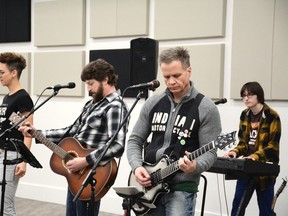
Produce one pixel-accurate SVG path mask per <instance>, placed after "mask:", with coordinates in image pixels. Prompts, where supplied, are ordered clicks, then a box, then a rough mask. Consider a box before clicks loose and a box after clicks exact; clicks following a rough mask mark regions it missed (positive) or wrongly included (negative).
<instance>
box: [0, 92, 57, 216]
mask: <svg viewBox="0 0 288 216" xmlns="http://www.w3.org/2000/svg"><path fill="white" fill-rule="evenodd" d="M58 92H59V90H55V91H54V92H53V94H52V95H50V96H49V97H48V98H47V99H46V100H44V101H43V102H42V103H41V104H40V105H39V106H38V107H36V108H32V109H31V111H30V112H29V113H28V115H27V116H24V117H23V118H21V119H20V120H19V121H18V122H17V123H15V124H13V125H12V126H11V127H10V128H8V129H6V130H5V131H4V132H2V133H1V134H0V140H1V138H2V137H3V136H4V135H5V134H7V133H10V132H11V131H12V129H14V128H16V127H18V126H19V125H20V124H21V123H22V122H23V121H24V120H26V119H27V118H28V117H29V116H30V115H32V114H33V113H34V112H35V111H36V110H38V109H39V108H40V107H41V106H43V105H44V104H45V103H46V102H47V101H48V100H50V99H51V98H52V97H54V96H56V95H57V94H58ZM6 141H7V140H6ZM6 141H5V142H4V159H3V178H2V182H1V184H0V185H2V191H1V193H2V194H1V212H0V216H3V213H4V198H5V189H6V184H7V182H6V165H13V164H17V163H20V162H22V161H21V160H20V161H15V162H16V163H12V162H11V161H8V160H7V151H8V146H7V142H6ZM16 150H17V149H16Z"/></svg>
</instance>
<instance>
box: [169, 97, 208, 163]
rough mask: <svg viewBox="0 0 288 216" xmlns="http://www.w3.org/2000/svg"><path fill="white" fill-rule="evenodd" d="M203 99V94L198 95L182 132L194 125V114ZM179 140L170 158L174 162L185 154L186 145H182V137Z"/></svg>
mask: <svg viewBox="0 0 288 216" xmlns="http://www.w3.org/2000/svg"><path fill="white" fill-rule="evenodd" d="M203 97H204V95H203V94H201V93H198V94H197V95H196V97H195V99H194V102H193V105H192V107H191V110H190V112H189V113H188V115H187V118H186V119H187V120H188V121H186V122H185V124H184V125H183V127H182V130H180V131H183V129H184V128H189V126H190V125H191V123H192V115H193V113H195V112H197V109H198V107H199V104H200V102H201V101H202V99H203ZM179 138H180V139H179ZM179 138H178V142H177V143H176V145H175V147H174V149H173V151H172V152H171V154H170V158H171V159H172V160H173V161H176V160H178V159H179V158H180V156H181V155H183V154H184V149H183V147H184V145H182V144H181V137H180V136H179Z"/></svg>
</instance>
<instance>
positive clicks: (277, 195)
mask: <svg viewBox="0 0 288 216" xmlns="http://www.w3.org/2000/svg"><path fill="white" fill-rule="evenodd" d="M286 185H287V178H286V179H284V178H283V182H282V184H281V185H280V187H279V188H278V190H277V192H276V194H275V196H274V198H273V203H272V210H274V207H275V204H276V201H277V199H278V197H279V195H280V194H281V193H282V191H283V190H284V188H285V187H286Z"/></svg>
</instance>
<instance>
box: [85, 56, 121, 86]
mask: <svg viewBox="0 0 288 216" xmlns="http://www.w3.org/2000/svg"><path fill="white" fill-rule="evenodd" d="M106 77H108V82H107V83H108V84H109V85H112V86H116V85H117V81H118V75H117V74H116V73H115V69H114V67H113V65H111V64H110V63H108V62H107V61H105V60H104V59H97V60H95V61H92V62H90V63H89V64H87V65H86V66H85V67H84V68H83V71H82V73H81V80H82V81H83V82H85V81H86V80H90V79H95V80H97V81H99V82H101V81H103V80H104V79H105V78H106Z"/></svg>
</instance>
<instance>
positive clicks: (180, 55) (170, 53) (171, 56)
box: [159, 47, 190, 69]
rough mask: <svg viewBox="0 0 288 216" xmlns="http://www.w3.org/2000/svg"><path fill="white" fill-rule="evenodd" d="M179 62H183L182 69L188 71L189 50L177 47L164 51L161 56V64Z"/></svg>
mask: <svg viewBox="0 0 288 216" xmlns="http://www.w3.org/2000/svg"><path fill="white" fill-rule="evenodd" d="M175 60H178V61H180V62H181V64H182V67H183V68H184V69H187V68H188V67H190V55H189V52H188V50H187V49H185V48H183V47H175V48H169V49H166V50H163V51H162V52H161V53H160V56H159V62H160V65H161V63H165V64H169V63H171V62H172V61H175Z"/></svg>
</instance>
